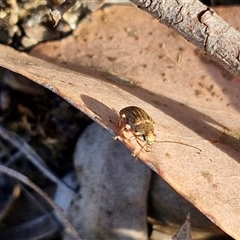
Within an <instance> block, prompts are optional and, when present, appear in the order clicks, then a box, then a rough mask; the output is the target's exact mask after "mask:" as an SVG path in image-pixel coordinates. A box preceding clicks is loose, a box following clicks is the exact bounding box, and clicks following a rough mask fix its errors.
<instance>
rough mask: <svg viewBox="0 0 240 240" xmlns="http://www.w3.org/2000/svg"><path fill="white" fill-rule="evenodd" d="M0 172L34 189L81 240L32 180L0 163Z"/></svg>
mask: <svg viewBox="0 0 240 240" xmlns="http://www.w3.org/2000/svg"><path fill="white" fill-rule="evenodd" d="M0 172H2V173H5V174H7V175H8V176H11V177H13V178H15V179H17V180H19V181H21V182H23V183H24V184H26V185H27V186H29V187H31V188H32V189H33V190H35V191H36V192H37V193H38V194H39V195H40V196H41V197H43V198H44V199H45V200H46V201H47V202H48V203H49V205H50V206H51V207H52V208H53V209H54V210H55V211H56V212H57V213H58V215H59V216H60V218H61V219H62V221H63V223H64V225H65V227H67V229H68V230H69V232H70V233H71V234H72V236H73V237H74V238H75V239H76V240H81V238H80V237H79V235H78V233H77V231H76V230H75V228H74V227H73V226H72V224H71V223H70V222H69V220H68V219H67V217H66V216H65V214H64V213H63V211H62V210H61V208H60V207H59V206H58V205H57V204H56V203H55V202H54V201H53V200H52V199H51V198H50V197H49V196H48V195H47V194H46V193H45V192H43V191H42V190H41V189H40V188H39V187H38V186H37V185H36V184H34V183H33V182H32V181H30V180H29V179H28V178H27V177H26V176H24V175H23V174H21V173H19V172H17V171H15V170H13V169H10V168H7V167H5V166H3V165H0Z"/></svg>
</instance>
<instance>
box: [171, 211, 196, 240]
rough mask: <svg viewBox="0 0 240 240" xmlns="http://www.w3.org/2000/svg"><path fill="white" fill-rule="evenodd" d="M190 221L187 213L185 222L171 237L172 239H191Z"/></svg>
mask: <svg viewBox="0 0 240 240" xmlns="http://www.w3.org/2000/svg"><path fill="white" fill-rule="evenodd" d="M191 239H192V237H191V222H190V214H188V215H187V217H186V220H185V222H184V223H183V224H182V226H181V228H180V229H179V231H178V232H177V233H176V234H175V235H174V236H173V237H172V240H191Z"/></svg>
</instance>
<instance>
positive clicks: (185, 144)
mask: <svg viewBox="0 0 240 240" xmlns="http://www.w3.org/2000/svg"><path fill="white" fill-rule="evenodd" d="M155 142H158V143H177V144H181V145H184V146H188V147H191V148H195V149H197V150H199V151H200V152H202V150H201V149H200V148H198V147H195V146H192V145H189V144H187V143H182V142H176V141H155Z"/></svg>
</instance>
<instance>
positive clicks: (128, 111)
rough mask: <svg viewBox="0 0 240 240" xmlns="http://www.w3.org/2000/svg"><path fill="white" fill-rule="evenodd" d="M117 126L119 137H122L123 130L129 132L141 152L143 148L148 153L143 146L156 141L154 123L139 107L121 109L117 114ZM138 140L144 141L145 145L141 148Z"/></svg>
mask: <svg viewBox="0 0 240 240" xmlns="http://www.w3.org/2000/svg"><path fill="white" fill-rule="evenodd" d="M118 125H119V126H120V127H121V130H120V132H119V136H122V134H123V131H124V130H127V131H131V132H132V133H133V135H134V137H135V139H136V140H137V142H138V144H139V145H140V146H141V150H142V148H144V149H145V150H146V151H148V150H147V148H145V146H146V147H147V146H150V145H152V144H153V143H154V142H155V141H156V135H155V133H154V121H153V119H152V118H151V117H150V116H149V115H148V114H147V113H146V112H145V111H144V110H143V109H141V108H139V107H136V106H130V107H126V108H123V109H122V110H121V111H120V112H119V121H118ZM141 137H142V139H141ZM139 140H141V141H145V144H144V145H143V146H142V145H141V144H140V142H139ZM141 150H140V151H141ZM133 155H134V156H136V154H135V153H133Z"/></svg>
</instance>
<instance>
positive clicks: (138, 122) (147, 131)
mask: <svg viewBox="0 0 240 240" xmlns="http://www.w3.org/2000/svg"><path fill="white" fill-rule="evenodd" d="M154 123H155V122H154V121H153V119H152V118H151V117H150V116H149V115H148V114H147V113H146V112H145V111H144V110H143V109H141V108H140V107H136V106H130V107H125V108H123V109H122V110H121V111H120V112H119V120H118V125H119V127H121V129H120V131H119V134H118V136H117V137H116V138H118V137H121V136H122V135H123V131H124V130H126V131H130V132H131V133H132V134H133V136H134V137H135V140H136V141H137V143H138V144H139V145H140V146H141V149H140V151H139V152H138V153H136V152H135V151H134V152H133V156H135V157H137V156H138V155H139V153H140V152H141V151H142V149H144V150H145V151H149V150H148V148H149V147H150V146H151V145H152V144H153V143H154V142H162V143H177V144H181V145H185V146H188V147H192V148H195V149H197V150H198V151H200V152H201V151H202V150H201V149H199V148H198V147H195V146H192V145H189V144H186V143H182V142H175V141H156V134H155V133H154ZM139 141H142V142H144V145H142V144H141V143H140V142H139Z"/></svg>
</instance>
